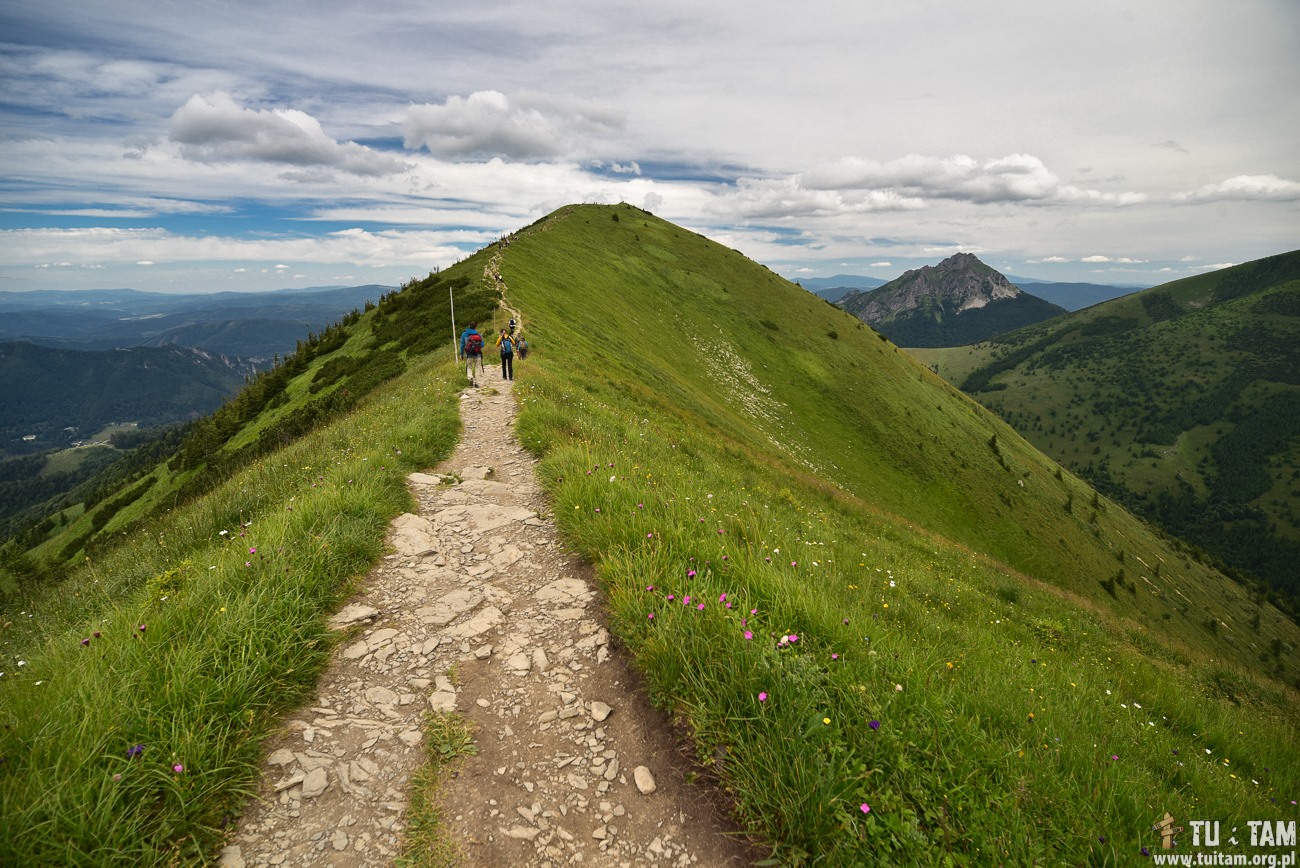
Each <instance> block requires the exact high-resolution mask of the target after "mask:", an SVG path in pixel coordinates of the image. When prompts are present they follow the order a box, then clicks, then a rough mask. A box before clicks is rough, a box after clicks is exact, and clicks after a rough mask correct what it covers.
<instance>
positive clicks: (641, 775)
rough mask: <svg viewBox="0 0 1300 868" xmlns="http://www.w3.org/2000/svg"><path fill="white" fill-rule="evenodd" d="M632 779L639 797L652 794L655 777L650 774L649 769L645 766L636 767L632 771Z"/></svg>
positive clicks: (654, 787) (654, 788)
mask: <svg viewBox="0 0 1300 868" xmlns="http://www.w3.org/2000/svg"><path fill="white" fill-rule="evenodd" d="M632 778H633V780H635V781H636V788H637V790H639V791H640V793H641V795H643V796H648V795H650V794H651V793H653V792H654V791H655V790H656V789H657V787H656V786H655V776H654V775H652V774H650V769H648V768H646V767H645V766H637V767H636V768H634V769H633V770H632Z"/></svg>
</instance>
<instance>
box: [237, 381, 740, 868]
mask: <svg viewBox="0 0 1300 868" xmlns="http://www.w3.org/2000/svg"><path fill="white" fill-rule="evenodd" d="M485 379H486V381H487V385H486V387H484V388H480V389H469V390H467V391H466V392H465V393H463V394H462V396H461V398H462V400H461V416H462V420H463V423H464V428H465V433H464V437H463V438H462V441H461V443H460V444H459V446H458V447H457V449H456V452H455V454H454V455H453V456H452V458H450V459H449V460H448V461H446V462H444V463H443V464H442V465H440V466H439V467H438V468H435V470H434V472H432V473H429V474H424V473H414V474H411V475H410V477H409V479H408V482H409V485H410V487H411V489H412V491H413V493H414V494H415V496H416V498H417V500H418V502H419V505H420V506H419V514H415V515H413V514H406V515H402V516H400V517H398V518H397V519H395V520H394V521H393V523H392V526H391V527H390V533H389V541H390V546H391V553H390V554H387V555H385V556H384V558H383V560H382V562H381V563H380V564H379V565H378V566H377V567H376V568H375V569H374V570H372V572H371V573H370V574H369V576H367V578H366V580H365V581H364V583H363V589H362V591H361V592H360V593H359V594H358V595H357V597H356V598H355V599H354V600H353V601H352V602H351V603H349V604H348V605H347V606H346V607H344V608H343V609H342V610H341V611H340V612H339V613H338V614H337V615H336V616H335V617H334V619H333V622H332V626H333V627H334V628H335V629H339V630H352V631H354V634H353V635H352V636H351V637H350V638H349V640H346V641H344V642H342V643H341V644H340V646H339V648H338V650H337V652H336V653H335V656H334V659H333V661H332V663H331V665H330V666H329V668H328V670H327V671H326V673H325V674H324V675H323V676H322V678H321V680H320V683H319V685H318V695H317V696H316V698H315V701H314V702H313V703H312V704H311V705H310V706H309V707H305V708H301V709H299V710H298V711H297V712H296V713H294V714H292V715H290V719H289V720H288V722H287V724H286V726H285V727H284V729H283V731H282V733H281V734H280V735H279V736H277V737H276V738H274V739H272V740H271V741H270V742H269V743H268V747H269V748H271V751H270V753H269V755H268V756H267V757H266V760H265V764H264V771H263V783H262V786H261V789H260V794H259V798H258V799H256V800H255V801H254V802H253V803H252V804H251V805H250V807H249V809H248V810H247V811H246V812H245V813H244V815H243V817H242V819H241V822H240V827H239V830H238V832H237V833H236V834H235V835H234V836H233V837H232V839H231V841H230V844H229V846H227V847H226V849H225V851H224V852H223V853H222V856H221V865H222V866H223V868H241V866H263V865H286V866H300V865H311V866H337V868H343V866H360V865H390V864H392V863H393V862H394V860H395V859H396V858H397V857H398V856H399V854H401V853H402V852H403V839H404V829H405V828H406V825H407V804H408V799H409V798H410V796H409V787H410V781H411V777H412V774H413V773H414V772H415V771H416V770H417V768H419V766H420V765H421V764H422V763H423V762H424V757H425V751H426V748H427V749H435V748H433V747H431V746H427V745H425V744H424V743H423V741H424V720H425V716H426V713H427V712H428V711H429V710H430V709H432V710H433V711H435V712H454V713H455V714H457V715H460V716H461V717H462V718H463V719H464V720H465V721H466V722H467V723H468V725H469V727H470V729H471V731H472V734H473V740H474V745H475V747H476V750H477V753H476V754H475V755H471V756H467V757H463V758H462V759H460V760H456V761H454V762H455V763H456V765H454V766H453V768H454V769H455V771H454V772H453V773H452V774H450V775H444V780H443V783H442V785H441V787H440V789H439V791H438V795H437V801H438V806H439V810H440V812H441V815H442V818H443V823H444V827H445V829H446V831H447V832H448V834H449V835H450V836H451V837H452V838H453V840H454V842H455V849H457V850H458V851H459V854H460V856H461V861H462V864H466V865H483V866H511V865H521V866H522V865H527V866H534V865H536V866H559V865H572V864H584V865H601V866H604V865H611V866H622V865H629V866H630V865H647V864H649V865H680V866H687V865H701V866H713V865H719V866H723V865H746V864H751V863H752V862H754V861H756V860H757V859H759V858H762V857H761V855H758V854H757V851H755V850H753V849H751V848H750V847H749V846H747V844H746V843H745V842H744V840H743V838H741V837H739V836H737V835H736V833H735V830H734V829H733V828H732V827H731V826H730V825H729V823H728V821H727V820H726V818H725V811H724V810H723V809H722V808H721V807H720V804H721V801H720V797H719V795H718V793H717V791H716V790H714V789H713V788H711V787H708V786H704V785H694V784H690V783H688V778H691V777H693V773H692V772H693V766H692V761H691V760H690V758H689V752H688V751H687V750H685V749H684V748H683V746H682V744H681V741H680V739H678V738H677V737H676V736H675V735H674V733H673V731H672V727H671V723H670V721H669V720H668V718H667V717H666V716H665V715H664V714H662V713H661V712H659V711H657V710H655V709H654V708H653V707H652V706H650V704H649V702H648V701H647V699H646V698H645V696H644V695H643V694H642V693H640V692H638V690H637V684H638V678H637V676H636V674H635V672H634V671H633V669H632V667H631V666H630V664H629V661H628V659H627V655H626V654H625V653H624V652H622V651H621V650H620V649H619V648H618V646H617V643H616V642H614V641H613V640H612V639H611V637H610V634H609V631H608V630H607V629H606V628H605V626H604V625H603V617H602V612H601V606H600V598H599V592H598V588H597V586H596V583H595V578H594V574H593V572H592V571H591V569H590V568H589V567H587V566H586V565H585V564H583V563H582V561H581V560H580V559H579V558H577V557H576V556H574V555H571V554H569V553H567V552H566V551H565V549H564V547H563V545H562V544H561V543H560V541H559V540H558V538H557V536H556V531H555V527H554V525H553V524H552V523H551V521H550V520H549V519H548V518H546V515H547V503H546V500H545V498H544V496H543V493H542V491H541V489H540V488H539V487H538V485H537V482H536V479H535V476H534V473H533V463H534V462H533V459H532V458H531V457H530V456H529V455H528V454H527V453H525V452H524V451H523V450H522V449H521V448H520V447H519V445H518V443H517V441H516V440H515V438H514V435H513V432H512V421H513V419H514V413H515V401H514V397H513V383H512V382H503V381H501V379H500V375H499V369H495V368H489V369H488V372H487V373H486V375H485Z"/></svg>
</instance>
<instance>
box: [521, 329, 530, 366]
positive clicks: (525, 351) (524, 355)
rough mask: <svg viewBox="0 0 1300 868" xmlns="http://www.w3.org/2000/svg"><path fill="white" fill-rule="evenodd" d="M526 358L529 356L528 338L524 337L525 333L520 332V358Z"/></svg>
mask: <svg viewBox="0 0 1300 868" xmlns="http://www.w3.org/2000/svg"><path fill="white" fill-rule="evenodd" d="M526 358H528V338H526V337H524V336H523V333H520V335H519V360H520V361H523V360H524V359H526Z"/></svg>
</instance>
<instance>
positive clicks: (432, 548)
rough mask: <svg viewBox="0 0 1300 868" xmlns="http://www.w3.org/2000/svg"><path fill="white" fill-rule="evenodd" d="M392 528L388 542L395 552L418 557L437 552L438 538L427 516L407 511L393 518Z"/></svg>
mask: <svg viewBox="0 0 1300 868" xmlns="http://www.w3.org/2000/svg"><path fill="white" fill-rule="evenodd" d="M392 528H393V530H392V535H391V538H390V543H391V544H392V546H393V551H395V552H396V553H397V554H399V555H405V556H406V557H413V558H419V557H423V556H425V555H430V554H435V553H437V551H438V539H437V537H436V536H435V535H434V528H433V524H432V523H431V522H430V521H429V520H428V519H427V518H424V517H423V516H419V515H412V514H411V513H409V512H408V513H405V514H403V515H399V516H398V517H397V518H396V519H394V520H393V525H392Z"/></svg>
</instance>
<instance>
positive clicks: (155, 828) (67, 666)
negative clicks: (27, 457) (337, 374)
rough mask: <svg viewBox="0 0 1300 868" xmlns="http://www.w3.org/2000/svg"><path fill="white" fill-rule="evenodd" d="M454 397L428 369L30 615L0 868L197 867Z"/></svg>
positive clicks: (266, 463) (147, 537)
mask: <svg viewBox="0 0 1300 868" xmlns="http://www.w3.org/2000/svg"><path fill="white" fill-rule="evenodd" d="M459 383H460V380H459V378H458V376H457V372H456V369H455V368H453V367H451V366H450V365H448V364H447V362H446V360H445V359H439V360H437V361H434V360H430V359H427V358H426V359H425V360H423V361H422V362H420V363H417V364H416V365H414V366H413V368H412V370H411V371H409V372H408V373H407V374H405V375H404V376H403V377H401V378H400V379H399V380H397V381H394V382H391V383H389V384H387V385H385V386H383V387H381V388H380V389H378V390H377V391H376V392H375V393H373V394H372V395H371V396H369V397H368V398H367V399H365V400H364V401H363V403H362V405H361V406H360V407H359V408H358V409H357V410H356V411H354V412H352V413H350V414H348V415H346V416H344V417H342V418H340V419H337V420H335V421H333V422H331V423H329V424H327V425H325V426H324V427H322V428H320V429H318V430H316V431H314V432H312V433H311V434H309V435H308V436H306V437H304V438H303V439H301V440H299V441H298V442H296V443H294V444H293V445H291V446H290V447H288V448H286V449H284V450H282V451H280V452H277V453H275V454H273V455H270V456H268V457H266V458H263V459H260V460H258V461H256V462H255V463H253V464H252V465H250V466H249V467H247V468H245V469H243V470H242V471H241V472H239V473H238V474H236V475H235V476H233V477H232V478H231V479H229V480H228V481H227V482H225V483H224V484H223V485H221V486H220V487H219V489H218V490H217V491H215V492H213V493H212V494H210V495H209V496H207V497H205V498H202V499H200V500H197V501H195V502H193V503H192V504H190V505H188V506H186V507H183V508H181V509H178V510H176V511H175V512H173V513H171V514H169V515H168V516H167V517H165V518H164V519H162V520H161V521H158V522H156V523H153V524H151V525H150V526H149V527H148V528H147V529H144V530H141V531H139V532H138V533H136V534H135V535H134V536H132V538H131V539H129V540H128V541H127V542H126V543H125V544H124V545H122V546H120V547H119V548H117V549H115V550H113V551H112V552H110V554H109V555H108V556H107V557H105V558H104V559H102V560H99V561H96V562H93V563H91V564H89V565H88V566H87V567H86V569H85V570H83V571H82V572H81V573H80V574H79V575H78V576H77V577H75V578H74V579H72V580H70V581H69V582H68V583H66V584H65V586H64V588H63V590H64V593H65V595H66V597H68V598H69V600H68V602H67V604H66V605H65V606H63V607H61V608H60V607H57V606H54V605H49V604H47V605H45V606H43V607H42V608H41V610H40V611H41V617H42V618H43V619H47V620H48V621H49V622H50V624H51V625H52V626H51V628H50V629H49V630H48V631H41V630H40V629H39V627H38V628H37V629H35V630H33V631H32V633H31V635H30V636H29V637H27V640H26V642H25V647H22V646H20V647H19V648H18V649H17V650H16V652H14V655H13V656H12V657H11V658H10V659H9V660H7V661H6V662H5V664H4V666H3V671H4V676H3V678H0V716H2V720H3V726H0V817H3V818H4V822H3V824H0V828H2V831H0V864H6V865H46V864H60V865H109V864H124V865H140V864H161V863H170V862H173V861H177V860H179V861H201V860H203V859H205V858H207V857H208V856H210V854H211V853H212V852H213V848H214V847H215V846H217V844H219V842H220V840H221V837H222V835H223V830H224V829H225V828H227V827H228V826H229V825H230V823H231V821H232V819H233V817H234V816H235V814H236V813H237V812H238V810H239V808H240V806H241V804H242V802H243V801H244V800H245V799H246V797H247V796H248V795H249V792H250V788H251V787H252V786H253V785H254V782H255V780H256V764H257V761H258V758H259V750H260V744H261V740H262V739H263V738H264V737H265V735H266V734H267V732H268V731H269V730H270V728H271V727H272V726H273V725H274V723H275V721H276V719H277V716H278V715H279V714H281V713H282V712H283V711H284V710H286V709H287V708H289V707H292V706H293V704H294V703H296V702H298V701H300V700H302V699H303V698H305V697H306V696H308V695H309V694H310V691H311V689H312V688H313V686H314V684H315V680H316V677H317V675H318V673H319V672H320V670H321V668H322V667H323V665H324V664H325V662H326V661H327V659H328V652H329V650H330V646H331V641H332V640H331V638H330V636H329V635H328V634H327V631H326V630H325V628H324V615H325V614H326V613H327V612H328V611H329V610H330V609H331V607H333V606H335V605H336V604H337V603H338V601H339V600H340V599H341V598H342V597H343V596H345V595H346V594H347V593H348V592H349V590H350V589H351V588H352V587H353V583H354V581H355V580H356V578H357V577H358V576H359V575H361V574H362V573H363V572H364V571H365V570H366V568H367V567H368V566H369V565H370V564H372V563H373V562H374V561H375V560H376V559H377V558H378V556H379V555H380V553H381V551H382V541H383V534H384V530H385V528H386V526H387V523H388V521H389V519H390V518H391V517H392V516H394V515H395V514H397V513H399V512H401V511H403V510H406V509H409V508H411V502H410V496H409V494H408V492H407V490H406V487H405V484H404V478H405V474H406V473H407V472H409V471H411V470H413V469H419V468H425V467H428V466H430V465H432V464H434V463H436V462H437V461H438V460H440V459H441V458H443V457H445V456H446V455H448V454H450V451H451V448H452V446H453V445H454V442H455V439H456V437H457V435H458V431H459V419H458V415H457V414H458V408H457V400H456V394H457V387H458V386H459ZM74 595H75V596H74ZM69 617H78V618H79V625H78V626H77V627H75V628H74V629H68V628H67V627H66V623H67V619H68V618H69ZM42 640H43V641H42Z"/></svg>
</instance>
